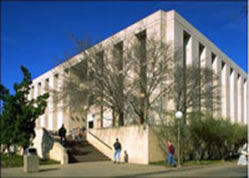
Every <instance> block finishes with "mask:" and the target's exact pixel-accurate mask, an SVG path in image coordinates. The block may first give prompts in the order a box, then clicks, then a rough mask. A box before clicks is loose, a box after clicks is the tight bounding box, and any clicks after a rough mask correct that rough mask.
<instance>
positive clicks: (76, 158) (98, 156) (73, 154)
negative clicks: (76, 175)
mask: <svg viewBox="0 0 249 178" xmlns="http://www.w3.org/2000/svg"><path fill="white" fill-rule="evenodd" d="M65 147H66V148H67V152H68V155H69V163H75V162H91V161H107V160H110V159H109V158H108V157H106V156H105V155H104V154H103V153H101V152H100V151H98V150H97V149H96V148H95V147H93V146H92V145H91V144H89V143H88V142H87V140H86V139H85V138H81V139H79V140H71V139H70V140H67V144H66V145H65Z"/></svg>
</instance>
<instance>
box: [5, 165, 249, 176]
mask: <svg viewBox="0 0 249 178" xmlns="http://www.w3.org/2000/svg"><path fill="white" fill-rule="evenodd" d="M1 172H2V177H161V176H163V177H186V176H187V177H193V176H202V177H203V176H205V177H212V176H216V177H217V176H221V177H231V176H232V177H247V167H246V166H242V167H241V166H237V165H236V164H229V165H224V166H223V165H222V166H195V167H183V168H179V169H178V168H166V167H164V166H154V165H138V164H113V163H112V162H111V161H102V162H87V163H86V162H85V163H76V164H69V165H64V166H63V165H50V166H40V170H39V172H37V173H24V172H23V168H5V169H2V170H1ZM216 174H218V175H216Z"/></svg>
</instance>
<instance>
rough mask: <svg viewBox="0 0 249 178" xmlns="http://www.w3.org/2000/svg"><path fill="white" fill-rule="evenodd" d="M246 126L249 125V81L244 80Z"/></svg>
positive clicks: (244, 121)
mask: <svg viewBox="0 0 249 178" xmlns="http://www.w3.org/2000/svg"><path fill="white" fill-rule="evenodd" d="M243 85H244V104H243V105H244V120H243V123H244V124H248V99H249V96H248V80H247V79H244V84H243Z"/></svg>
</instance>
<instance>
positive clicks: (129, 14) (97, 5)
mask: <svg viewBox="0 0 249 178" xmlns="http://www.w3.org/2000/svg"><path fill="white" fill-rule="evenodd" d="M246 5H247V4H246V1H239V2H236V1H232V2H225V1H206V2H193V1H192V2H188V1H183V2H180V1H178V2H173V1H169V2H159V1H156V2H152V1H150V2H139V1H138V2H130V1H127V2H121V1H120V2H114V1H111V2H108V1H106V2H98V1H95V2H84V1H82V2H80V1H75V2H70V1H61V2H60V1H54V2H49V1H45V2H35V1H30V2H29V1H26V2H2V7H1V8H2V9H1V28H2V30H1V51H2V54H1V59H2V82H3V84H4V85H5V86H6V87H7V88H9V89H11V92H12V91H13V90H12V88H13V84H14V82H20V80H21V79H22V73H21V70H20V66H21V65H24V66H26V67H27V68H28V69H29V71H30V72H31V74H32V77H33V78H35V77H37V76H39V75H41V74H43V73H45V72H47V71H48V70H50V69H52V68H53V67H54V66H55V65H56V64H58V62H60V61H61V59H62V58H64V57H65V56H67V55H68V54H74V53H75V52H76V50H75V46H74V44H73V43H72V41H71V39H70V34H71V33H73V34H75V35H76V36H78V37H79V38H82V37H85V36H89V37H90V38H91V40H92V41H93V42H98V41H101V40H103V39H105V38H107V37H109V36H110V35H112V34H114V33H116V32H118V31H120V30H122V29H123V28H125V27H127V26H129V25H131V24H133V23H135V22H136V21H138V20H140V19H141V18H143V17H146V16H148V15H150V14H151V13H153V12H155V11H156V10H159V9H162V10H171V9H175V10H176V11H177V12H178V13H180V14H181V15H182V16H183V17H184V18H185V19H186V20H187V21H189V22H190V23H191V24H192V25H194V26H195V27H196V28H197V29H198V30H199V31H200V32H202V33H203V34H204V35H205V36H206V37H207V38H209V39H210V40H211V41H212V42H214V44H216V46H218V47H219V48H220V49H221V50H222V51H223V52H224V53H225V54H227V55H228V56H229V57H230V58H231V59H233V60H234V62H235V63H237V64H238V65H239V66H240V67H241V68H243V69H244V70H245V71H246V72H247V59H248V58H247V16H246V13H245V11H243V7H245V6H246ZM244 9H245V8H244Z"/></svg>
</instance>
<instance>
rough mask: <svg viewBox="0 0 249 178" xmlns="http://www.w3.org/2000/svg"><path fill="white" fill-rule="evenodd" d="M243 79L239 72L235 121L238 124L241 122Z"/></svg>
mask: <svg viewBox="0 0 249 178" xmlns="http://www.w3.org/2000/svg"><path fill="white" fill-rule="evenodd" d="M243 89H244V88H243V79H242V76H241V75H240V74H238V120H237V122H238V123H239V124H242V123H243V122H242V121H243V114H244V113H243V110H244V108H243V94H244V93H243Z"/></svg>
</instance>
